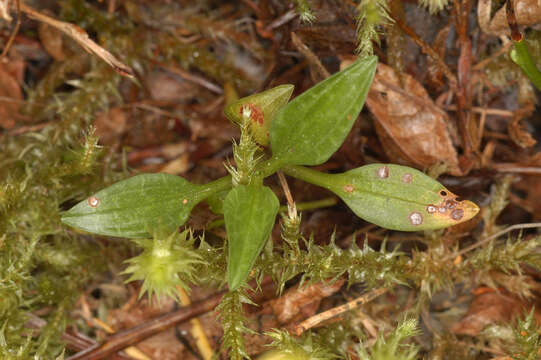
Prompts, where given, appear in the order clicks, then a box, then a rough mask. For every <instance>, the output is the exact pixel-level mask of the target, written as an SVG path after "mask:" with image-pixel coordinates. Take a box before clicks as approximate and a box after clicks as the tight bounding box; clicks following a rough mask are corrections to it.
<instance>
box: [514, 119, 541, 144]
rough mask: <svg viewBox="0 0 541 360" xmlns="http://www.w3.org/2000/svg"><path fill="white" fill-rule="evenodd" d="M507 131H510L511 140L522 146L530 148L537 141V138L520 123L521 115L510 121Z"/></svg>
mask: <svg viewBox="0 0 541 360" xmlns="http://www.w3.org/2000/svg"><path fill="white" fill-rule="evenodd" d="M507 131H508V132H509V136H510V137H511V140H513V142H514V143H515V144H517V145H518V146H520V147H521V148H529V147H532V146H534V145H535V144H536V143H537V140H535V139H534V138H533V137H532V135H531V134H530V133H529V132H527V131H526V130H525V129H524V127H523V126H522V125H521V124H520V117H518V116H517V117H516V118H515V119H514V120H513V121H512V122H510V123H509V125H508V126H507Z"/></svg>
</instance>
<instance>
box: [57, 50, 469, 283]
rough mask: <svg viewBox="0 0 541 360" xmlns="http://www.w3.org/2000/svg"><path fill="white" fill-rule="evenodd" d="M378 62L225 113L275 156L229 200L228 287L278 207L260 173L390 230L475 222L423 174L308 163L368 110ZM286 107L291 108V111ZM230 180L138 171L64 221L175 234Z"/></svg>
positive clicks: (244, 271)
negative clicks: (287, 179) (298, 182)
mask: <svg viewBox="0 0 541 360" xmlns="http://www.w3.org/2000/svg"><path fill="white" fill-rule="evenodd" d="M376 65H377V59H376V57H368V58H364V59H360V60H358V61H357V62H355V63H354V64H353V65H351V66H350V67H348V68H346V69H344V70H342V71H340V72H338V73H336V74H334V75H333V76H331V77H329V78H328V79H326V80H324V81H322V82H321V83H319V84H317V85H315V86H314V87H312V88H311V89H309V90H307V91H306V92H304V93H303V94H301V95H299V96H297V97H296V98H295V99H294V100H293V101H291V102H289V103H287V100H288V99H289V96H290V94H291V91H292V87H291V86H290V85H282V86H279V87H276V88H274V89H271V90H267V91H265V92H263V93H261V94H256V95H252V96H249V97H247V98H243V99H240V100H238V101H236V102H234V103H232V104H230V105H229V106H228V108H227V109H226V115H227V116H228V117H229V118H230V119H232V120H233V121H237V122H240V121H241V120H242V116H248V117H249V119H250V121H251V124H250V127H249V131H250V132H251V134H252V136H253V138H254V139H255V140H256V141H257V142H259V143H260V144H261V145H262V146H267V145H268V144H269V143H270V151H271V153H272V155H271V156H270V157H269V158H268V159H266V160H264V161H262V162H261V164H262V166H261V169H260V171H258V172H257V174H254V179H252V180H253V181H251V182H249V184H250V185H237V186H236V187H235V188H234V189H233V190H230V191H229V192H228V193H227V195H226V196H225V200H224V201H223V206H214V205H216V204H214V205H213V207H216V208H220V207H222V208H223V212H224V218H225V225H226V230H227V234H228V247H229V249H228V250H229V257H228V270H227V273H228V275H227V277H228V283H229V287H230V289H231V290H234V289H236V288H238V287H239V286H241V285H242V284H243V283H244V282H245V281H246V279H247V277H248V276H249V273H250V270H251V269H252V267H253V264H254V262H255V261H256V259H257V257H258V255H259V252H260V251H261V249H262V247H263V245H264V243H265V241H266V240H267V238H268V237H269V235H270V232H271V230H272V227H273V225H274V222H275V218H276V214H277V211H278V205H279V204H278V200H277V198H276V196H275V195H274V194H273V192H272V191H271V190H270V189H269V188H267V187H265V186H263V185H262V177H264V176H268V175H271V174H272V173H274V172H275V171H276V170H278V169H282V170H283V171H284V172H285V173H286V174H289V175H291V176H294V177H297V178H299V179H302V180H304V181H307V182H310V183H313V184H316V185H319V186H322V187H325V188H327V189H329V190H331V191H333V192H335V193H336V194H337V195H338V196H339V197H341V198H342V199H343V200H344V202H345V203H346V204H347V205H348V206H349V207H350V208H351V209H352V210H353V211H354V212H355V213H356V214H357V215H358V216H360V217H362V218H363V219H365V220H368V221H371V222H373V223H375V224H377V225H380V226H383V227H387V228H390V229H396V230H403V231H415V230H425V229H437V228H443V227H447V226H450V225H453V224H457V223H459V222H463V221H466V220H468V219H469V218H471V217H473V216H474V215H475V214H476V213H477V211H478V208H477V206H475V204H473V203H471V202H468V201H460V202H459V201H456V196H455V195H453V194H452V193H451V192H449V191H448V190H447V189H445V188H444V187H443V186H442V185H441V184H439V183H438V182H436V181H435V180H432V179H430V178H429V177H428V176H426V175H425V174H423V173H421V172H419V171H417V170H414V169H410V168H407V167H403V166H399V165H390V164H389V165H385V164H372V165H367V166H364V167H361V168H358V169H354V170H351V171H349V172H347V173H344V174H332V175H331V174H324V173H321V172H317V171H315V170H312V169H308V168H304V167H303V166H301V165H319V164H322V163H324V162H325V161H327V160H328V159H329V158H330V156H331V155H332V154H333V153H334V152H335V151H336V150H338V148H339V147H340V145H341V144H342V142H343V141H344V139H345V137H346V136H347V134H348V133H349V131H350V130H351V128H352V126H353V123H354V122H355V119H356V118H357V116H358V114H359V112H360V111H361V109H362V107H363V105H364V101H365V98H366V96H367V93H368V90H369V88H370V84H371V82H372V79H373V77H374V73H375V71H376ZM286 103H287V105H286ZM232 186H233V185H232V182H231V178H230V177H225V178H222V179H219V180H217V181H215V182H212V183H209V184H205V185H195V184H191V183H189V182H187V181H186V180H184V179H181V178H178V177H175V176H172V175H165V174H145V175H138V176H135V177H133V178H130V179H128V180H124V181H122V182H119V183H117V184H114V185H112V186H111V187H109V188H106V189H104V190H102V191H100V192H98V193H97V194H95V195H94V196H92V197H90V198H89V199H88V200H87V201H83V202H81V203H79V204H78V205H76V206H75V207H74V208H72V209H71V210H70V211H68V212H67V213H65V214H64V216H63V218H62V220H63V221H64V222H65V223H66V224H68V225H71V226H73V227H76V228H80V229H82V230H85V231H89V232H93V233H97V234H103V235H111V236H124V237H145V236H148V234H149V233H152V230H153V228H154V227H156V226H161V227H163V226H167V227H170V228H171V229H172V230H174V229H175V228H176V227H178V226H180V225H182V224H183V223H184V222H185V221H186V220H187V218H188V216H189V213H190V211H191V209H192V208H193V207H194V206H195V205H196V204H197V203H199V202H200V201H202V200H204V199H207V198H209V197H211V196H212V200H213V201H212V202H213V203H216V202H217V203H218V205H220V204H219V201H216V198H217V196H216V195H217V194H223V193H224V192H225V191H228V190H229V189H230V188H231V187H232Z"/></svg>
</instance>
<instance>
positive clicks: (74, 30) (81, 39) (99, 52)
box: [20, 2, 134, 78]
mask: <svg viewBox="0 0 541 360" xmlns="http://www.w3.org/2000/svg"><path fill="white" fill-rule="evenodd" d="M20 9H21V11H22V12H23V13H25V14H26V15H27V16H28V17H29V18H31V19H34V20H37V21H41V22H43V23H45V24H47V25H50V26H52V27H54V28H56V29H58V30H60V31H62V32H63V33H64V34H66V35H67V36H69V37H71V38H72V39H73V40H75V41H76V42H77V43H78V44H79V45H81V46H82V47H83V49H85V50H86V51H87V52H89V53H91V54H94V55H96V56H97V57H99V58H100V59H102V60H103V61H105V62H106V63H107V64H108V65H109V66H111V67H112V68H113V69H114V70H115V71H116V72H117V73H119V74H120V75H122V76H126V77H129V78H132V77H133V76H134V75H133V74H134V73H133V70H132V69H131V68H130V67H129V66H127V65H125V64H124V63H122V62H121V61H120V60H118V59H117V58H116V57H115V56H114V55H113V54H111V53H110V52H109V51H107V50H105V49H104V48H102V47H101V46H99V45H98V44H97V43H95V42H94V41H93V40H92V39H90V38H89V37H88V34H87V33H86V31H85V30H83V29H81V28H80V27H79V26H77V25H75V24H70V23H67V22H64V21H59V20H56V19H53V18H52V17H49V16H47V15H44V14H42V13H40V12H38V11H36V10H34V9H33V8H31V7H30V6H28V5H25V4H24V3H23V2H21V4H20Z"/></svg>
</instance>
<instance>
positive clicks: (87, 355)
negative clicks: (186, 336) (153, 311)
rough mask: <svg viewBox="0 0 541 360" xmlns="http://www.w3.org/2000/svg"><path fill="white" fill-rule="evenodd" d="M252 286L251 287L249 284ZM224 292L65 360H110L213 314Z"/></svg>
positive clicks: (260, 295) (267, 289)
mask: <svg viewBox="0 0 541 360" xmlns="http://www.w3.org/2000/svg"><path fill="white" fill-rule="evenodd" d="M252 285H253V284H252ZM224 293H225V292H221V293H219V294H215V295H212V296H209V297H207V298H205V299H204V300H200V301H196V302H194V303H192V304H191V305H190V306H187V307H183V308H180V309H179V310H177V311H174V312H172V313H168V314H164V315H162V316H159V317H157V318H154V319H151V320H149V321H147V322H145V323H142V324H140V325H138V326H136V327H134V328H130V329H126V330H123V331H119V332H117V333H116V334H114V335H110V336H109V337H108V338H106V339H105V340H104V341H103V342H102V343H97V344H95V345H93V346H90V347H89V348H87V349H85V350H83V351H80V352H78V353H77V354H75V355H72V356H70V357H68V358H67V360H99V359H109V358H110V357H111V355H112V354H114V353H115V352H117V351H119V350H122V349H124V348H126V347H128V346H130V345H132V344H135V343H137V342H139V341H142V340H144V339H147V338H149V337H151V336H153V335H156V334H157V333H159V332H161V331H164V330H167V329H169V328H171V327H173V326H175V325H177V324H179V323H181V322H184V321H187V320H190V319H193V318H194V317H196V316H199V315H202V314H204V313H207V312H209V311H211V310H213V309H214V308H215V307H216V305H218V304H219V303H220V300H221V298H222V296H223V295H224ZM275 293H276V289H275V287H274V285H273V284H272V282H271V281H269V282H267V283H265V282H264V283H263V284H262V288H261V291H260V292H257V293H255V294H254V297H253V300H254V302H256V303H261V302H263V301H264V300H268V299H269V298H270V297H271V296H274V294H275Z"/></svg>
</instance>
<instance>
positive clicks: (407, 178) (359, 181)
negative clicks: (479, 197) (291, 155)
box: [282, 164, 479, 231]
mask: <svg viewBox="0 0 541 360" xmlns="http://www.w3.org/2000/svg"><path fill="white" fill-rule="evenodd" d="M282 170H283V171H284V172H285V173H286V174H289V175H291V176H294V177H297V178H299V179H302V180H304V181H307V182H310V183H313V184H316V185H319V186H322V187H325V188H327V189H329V190H331V191H332V192H334V193H335V194H336V195H338V196H339V197H340V198H341V199H342V200H343V201H344V202H345V203H346V204H347V205H348V206H349V207H350V209H351V210H352V211H353V212H354V213H355V214H356V215H357V216H359V217H360V218H363V219H364V220H366V221H369V222H371V223H374V224H376V225H379V226H381V227H384V228H387V229H392V230H401V231H418V230H433V229H442V228H446V227H449V226H452V225H456V224H459V223H462V222H464V221H467V220H469V219H471V218H473V217H474V216H475V215H476V214H477V213H478V212H479V208H478V207H477V205H475V204H474V203H473V202H471V201H468V200H463V201H458V200H457V196H456V195H455V194H453V193H452V192H450V191H449V190H447V189H446V188H445V187H444V186H443V185H441V184H440V183H439V182H437V181H436V180H434V179H432V178H431V177H429V176H427V175H426V174H424V173H422V172H420V171H419V170H416V169H412V168H410V167H407V166H400V165H393V164H371V165H366V166H362V167H360V168H357V169H353V170H350V171H348V172H345V173H343V174H324V173H321V172H318V171H315V170H311V169H307V168H303V167H300V166H288V167H285V168H283V169H282Z"/></svg>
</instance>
